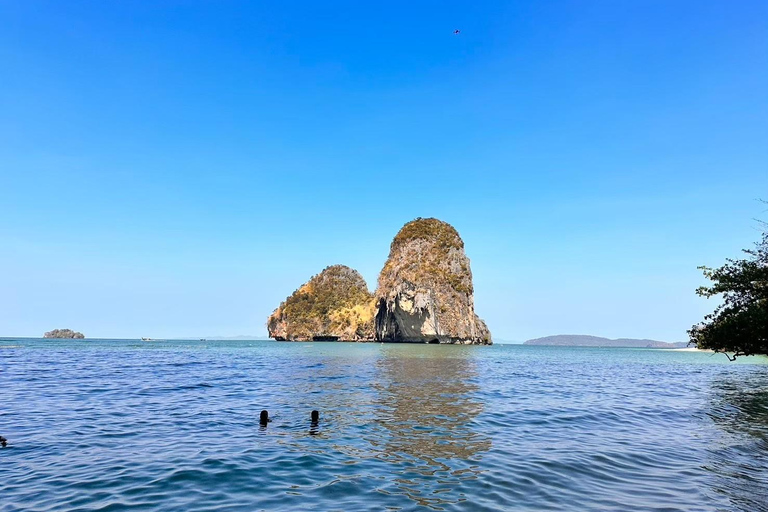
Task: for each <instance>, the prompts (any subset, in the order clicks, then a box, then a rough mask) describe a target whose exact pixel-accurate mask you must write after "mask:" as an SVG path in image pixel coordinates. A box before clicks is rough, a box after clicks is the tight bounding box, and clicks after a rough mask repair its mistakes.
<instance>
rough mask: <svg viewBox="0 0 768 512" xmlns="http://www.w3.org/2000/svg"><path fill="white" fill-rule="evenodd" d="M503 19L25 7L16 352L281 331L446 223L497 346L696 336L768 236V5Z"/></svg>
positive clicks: (4, 214) (458, 5)
mask: <svg viewBox="0 0 768 512" xmlns="http://www.w3.org/2000/svg"><path fill="white" fill-rule="evenodd" d="M476 4H477V3H470V2H445V1H441V2H418V3H416V2H393V1H388V2H380V3H373V2H333V1H331V2H322V3H321V2H290V1H286V2H245V1H243V2H236V1H218V0H217V1H197V2H192V1H165V2H163V1H158V2H102V1H90V2H88V1H83V2H54V1H51V2H42V1H37V0H24V1H5V2H0V242H2V250H0V335H5V336H9V335H17V336H38V335H41V334H42V333H43V332H44V331H46V330H50V329H53V328H63V327H69V328H73V329H77V330H81V331H83V332H84V333H85V334H86V335H87V336H90V337H123V336H125V337H138V336H153V337H169V336H212V335H236V334H255V335H263V334H266V330H265V327H264V324H265V320H266V317H267V315H268V314H269V313H270V312H271V311H272V310H273V309H274V307H275V306H276V305H277V304H278V303H279V302H280V301H281V300H282V299H284V298H285V297H286V296H287V295H289V294H290V293H291V292H292V291H293V290H294V289H295V288H297V287H298V286H299V285H300V284H301V283H303V282H304V281H306V280H307V279H308V278H309V277H310V276H311V275H313V274H315V273H317V272H318V271H320V270H322V268H324V267H325V266H327V265H330V264H334V263H343V264H347V265H349V266H352V267H354V268H357V269H358V270H360V271H361V272H362V273H363V275H364V277H365V278H366V279H367V281H368V283H369V286H370V287H371V288H372V289H373V287H375V282H376V277H377V275H378V272H379V270H380V269H381V267H382V265H383V263H384V260H385V259H386V256H387V253H388V248H389V242H390V241H391V238H392V237H393V236H394V235H395V233H396V232H397V230H398V229H399V228H400V227H401V226H402V225H403V224H404V223H405V222H407V221H409V220H411V219H413V218H415V217H419V216H422V217H430V216H434V217H438V218H440V219H442V220H445V221H447V222H450V223H452V224H453V225H454V226H455V227H456V228H457V229H458V230H459V232H460V233H461V235H462V237H463V238H464V241H465V244H466V249H467V253H468V255H469V257H470V259H471V261H472V270H473V272H474V275H475V302H476V308H477V311H478V313H479V314H480V315H481V316H482V317H484V318H485V319H486V321H487V322H488V325H489V327H490V328H491V330H492V332H493V334H494V336H495V337H497V338H503V339H508V340H525V339H528V338H533V337H539V336H545V335H550V334H559V333H582V334H595V335H602V336H609V337H643V338H654V339H661V340H669V341H679V340H684V339H686V336H685V329H687V328H688V327H690V325H691V324H693V323H694V322H697V321H699V320H700V319H701V317H702V316H703V315H704V314H705V313H707V312H708V311H709V310H711V309H712V308H713V307H714V303H713V302H712V301H707V300H705V299H701V298H698V297H697V296H695V294H694V290H695V288H696V287H697V286H699V285H701V284H704V281H703V279H702V277H701V274H700V272H699V271H698V270H697V269H696V267H697V266H698V265H710V266H716V265H719V264H721V263H722V262H723V261H724V259H725V258H726V257H737V256H739V251H740V249H742V248H744V247H748V246H750V245H751V244H752V243H753V242H754V241H756V240H757V239H758V235H759V232H758V224H757V222H755V221H754V220H753V219H754V218H760V217H761V218H764V219H765V218H766V217H768V214H766V213H765V205H762V204H760V203H759V202H757V201H756V199H758V198H764V199H768V4H766V3H765V2H763V1H740V2H735V3H734V2H722V1H673V2H670V1H669V0H660V1H652V0H642V1H640V0H637V1H626V2H615V1H589V2H585V1H573V2H570V1H562V2H556V1H554V2H539V1H527V2H492V1H488V2H482V3H480V5H476ZM457 28H458V29H460V30H461V34H459V35H457V36H455V35H453V34H452V32H453V30H454V29H457Z"/></svg>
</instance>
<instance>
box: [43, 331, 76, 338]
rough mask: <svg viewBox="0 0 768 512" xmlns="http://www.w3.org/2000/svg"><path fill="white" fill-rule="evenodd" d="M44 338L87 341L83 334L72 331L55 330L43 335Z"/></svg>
mask: <svg viewBox="0 0 768 512" xmlns="http://www.w3.org/2000/svg"><path fill="white" fill-rule="evenodd" d="M43 338H69V339H77V340H82V339H85V336H83V333H81V332H76V331H73V330H72V329H54V330H52V331H48V332H46V333H45V334H43Z"/></svg>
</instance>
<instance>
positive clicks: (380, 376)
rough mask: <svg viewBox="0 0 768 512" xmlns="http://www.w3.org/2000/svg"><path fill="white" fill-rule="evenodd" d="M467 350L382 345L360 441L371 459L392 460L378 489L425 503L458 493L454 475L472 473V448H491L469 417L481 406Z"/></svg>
mask: <svg viewBox="0 0 768 512" xmlns="http://www.w3.org/2000/svg"><path fill="white" fill-rule="evenodd" d="M475 350H476V348H473V347H422V346H407V347H403V346H391V347H386V348H384V349H383V354H382V357H381V358H380V359H379V360H378V361H377V363H376V369H377V374H376V378H375V380H374V382H375V384H374V389H375V390H376V391H377V393H378V399H377V401H376V405H377V409H376V421H377V426H378V428H377V429H375V432H373V433H372V434H371V436H370V438H369V439H368V441H369V442H370V444H371V445H372V446H373V447H374V449H375V450H377V451H378V452H379V454H378V457H379V459H381V460H385V461H387V462H389V463H392V464H395V465H396V467H395V468H392V471H393V473H394V474H395V475H396V476H395V478H394V479H393V480H392V482H390V484H391V485H389V486H384V488H381V489H379V491H380V492H383V493H385V494H389V493H396V494H405V495H407V496H408V497H409V498H411V499H413V500H414V501H416V502H418V503H419V504H420V505H425V506H430V507H433V508H439V505H441V504H446V503H455V502H458V501H463V500H464V498H463V493H461V486H462V485H461V484H462V482H464V481H465V480H473V479H476V478H477V476H478V475H479V474H480V473H481V472H482V465H481V456H480V454H481V453H482V452H485V451H487V450H489V449H490V448H491V440H490V438H489V437H488V436H486V435H483V434H481V433H479V432H477V431H476V424H475V423H474V418H475V417H476V416H477V415H478V414H480V412H482V410H483V404H482V402H481V401H479V400H478V398H477V392H478V390H479V387H478V385H477V383H476V382H477V369H476V366H475V361H474V354H475V353H474V351H475ZM389 487H394V488H389Z"/></svg>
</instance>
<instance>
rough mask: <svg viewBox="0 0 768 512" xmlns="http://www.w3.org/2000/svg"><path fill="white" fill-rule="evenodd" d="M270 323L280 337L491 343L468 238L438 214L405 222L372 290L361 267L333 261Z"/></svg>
mask: <svg viewBox="0 0 768 512" xmlns="http://www.w3.org/2000/svg"><path fill="white" fill-rule="evenodd" d="M267 330H268V332H269V337H270V338H274V339H275V340H278V341H388V342H400V343H435V344H439V343H459V344H465V345H491V344H492V343H493V341H492V339H491V333H490V331H489V330H488V327H487V326H486V325H485V322H483V321H482V320H481V319H480V318H479V317H478V316H477V314H475V299H474V287H473V285H472V271H471V270H470V267H469V258H467V255H466V254H465V252H464V242H463V241H462V239H461V237H460V236H459V233H458V232H457V231H456V229H455V228H454V227H453V226H451V225H450V224H448V223H447V222H443V221H440V220H438V219H433V218H429V219H422V218H417V219H415V220H412V221H411V222H408V223H407V224H405V225H404V226H403V227H402V228H401V229H400V231H399V232H398V233H397V235H396V236H395V238H394V239H393V240H392V243H391V245H390V248H389V257H388V258H387V261H386V263H385V264H384V268H383V269H382V270H381V273H380V274H379V279H378V286H377V288H376V291H375V292H374V293H371V292H370V291H369V290H368V285H367V284H366V282H365V280H364V279H363V276H361V275H360V273H359V272H358V271H356V270H354V269H352V268H349V267H347V266H345V265H331V266H329V267H326V268H325V269H324V270H323V271H322V272H320V273H319V274H317V275H315V276H312V278H310V280H309V281H307V282H306V283H304V284H303V285H301V286H300V287H299V288H298V289H297V290H296V291H295V292H293V294H291V295H290V296H289V297H288V298H286V299H285V300H284V301H283V302H282V303H281V304H280V305H279V306H278V307H277V309H275V311H274V312H273V313H272V314H271V315H270V316H269V318H268V319H267Z"/></svg>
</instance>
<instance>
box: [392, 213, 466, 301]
mask: <svg viewBox="0 0 768 512" xmlns="http://www.w3.org/2000/svg"><path fill="white" fill-rule="evenodd" d="M416 239H421V240H424V241H426V242H427V243H428V244H429V245H428V246H427V248H426V249H425V250H424V252H423V253H422V254H420V257H419V258H418V259H416V260H414V261H411V262H409V263H408V264H407V265H403V264H402V262H401V261H399V259H398V255H399V254H398V253H399V251H400V249H401V248H402V247H403V246H404V245H405V244H407V243H408V242H411V241H412V240H416ZM453 249H455V250H459V251H463V249H464V242H463V241H462V239H461V237H460V236H459V233H458V231H456V229H455V228H454V227H453V226H451V225H450V224H448V223H447V222H443V221H441V220H438V219H435V218H427V219H423V218H421V217H418V218H416V219H414V220H412V221H411V222H408V223H407V224H406V225H405V226H403V227H402V228H401V229H400V231H399V232H398V233H397V235H395V238H394V239H393V240H392V244H391V246H390V253H389V258H388V259H387V262H386V264H385V265H384V269H383V270H382V274H384V275H387V274H390V273H392V270H393V269H394V268H398V267H399V271H398V274H399V276H400V277H402V278H406V279H409V280H411V281H413V282H422V283H423V282H441V281H442V282H447V283H448V284H449V285H450V286H451V287H452V288H453V289H454V290H455V291H456V292H457V293H460V294H467V295H469V294H472V292H473V289H472V279H471V276H470V273H469V267H468V266H467V265H466V263H465V262H464V261H461V263H460V265H461V272H459V273H456V272H454V271H453V270H452V269H451V268H450V267H449V266H448V262H449V260H450V259H451V250H453ZM462 257H463V255H462ZM380 285H381V283H380Z"/></svg>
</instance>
